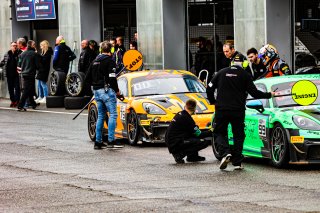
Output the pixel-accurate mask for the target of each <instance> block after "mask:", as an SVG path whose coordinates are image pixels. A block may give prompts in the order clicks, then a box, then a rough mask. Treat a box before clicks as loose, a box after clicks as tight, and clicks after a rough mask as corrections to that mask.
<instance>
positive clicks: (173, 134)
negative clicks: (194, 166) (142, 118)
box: [165, 99, 212, 163]
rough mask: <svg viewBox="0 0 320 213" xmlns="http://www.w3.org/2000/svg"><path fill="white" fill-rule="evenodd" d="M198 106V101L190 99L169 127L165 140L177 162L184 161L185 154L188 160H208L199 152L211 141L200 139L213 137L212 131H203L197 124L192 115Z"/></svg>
mask: <svg viewBox="0 0 320 213" xmlns="http://www.w3.org/2000/svg"><path fill="white" fill-rule="evenodd" d="M196 107H197V102H196V101H195V100H193V99H189V100H188V101H187V102H186V105H185V107H184V110H182V111H181V112H179V113H177V114H176V115H175V116H174V118H173V119H172V121H171V123H170V125H169V127H168V129H167V132H166V136H165V142H166V144H167V146H168V149H169V152H170V153H171V154H172V155H173V157H174V160H175V161H176V162H177V163H184V159H183V158H184V157H185V156H187V161H188V162H197V161H204V160H206V158H205V157H201V156H199V155H198V152H199V151H200V150H202V149H204V148H206V147H208V145H209V142H208V141H202V140H200V139H201V138H206V137H212V131H210V130H208V131H203V132H201V130H200V129H199V127H198V126H197V125H196V123H195V122H194V120H193V119H192V117H191V115H193V114H194V113H195V111H196Z"/></svg>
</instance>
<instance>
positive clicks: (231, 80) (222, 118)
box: [207, 60, 274, 170]
mask: <svg viewBox="0 0 320 213" xmlns="http://www.w3.org/2000/svg"><path fill="white" fill-rule="evenodd" d="M216 89H217V97H216V98H215V95H214V92H215V90H216ZM207 93H208V99H209V101H210V103H211V104H215V118H214V119H215V129H214V137H215V140H216V142H217V149H218V152H219V154H220V155H221V156H222V157H223V159H222V160H221V163H220V169H225V168H227V165H228V163H229V162H230V161H232V164H233V165H234V166H235V169H237V170H241V169H243V167H242V165H241V162H242V160H243V155H242V149H243V142H244V139H245V133H244V118H245V109H246V107H245V104H246V98H247V94H248V93H249V94H250V95H251V96H252V97H254V98H257V99H258V98H260V99H261V98H263V99H268V98H271V96H273V95H274V92H271V93H270V92H266V93H264V92H261V91H259V90H258V89H257V88H256V86H255V85H254V83H253V80H252V78H251V76H250V75H249V74H248V73H247V72H245V71H244V70H243V68H242V62H241V61H240V60H239V61H237V60H235V61H234V65H232V66H231V67H227V68H224V69H222V70H220V71H219V72H218V73H217V74H216V75H215V76H214V77H213V79H212V80H211V82H210V83H209V84H208V87H207ZM229 123H231V126H232V133H233V141H234V147H233V150H231V149H230V147H229V142H228V124H229Z"/></svg>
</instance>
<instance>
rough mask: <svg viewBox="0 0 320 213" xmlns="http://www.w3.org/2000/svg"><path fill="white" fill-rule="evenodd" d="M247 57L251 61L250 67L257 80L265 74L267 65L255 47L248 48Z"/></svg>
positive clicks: (254, 78)
mask: <svg viewBox="0 0 320 213" xmlns="http://www.w3.org/2000/svg"><path fill="white" fill-rule="evenodd" d="M247 57H248V59H249V61H250V68H251V72H252V76H253V80H257V79H259V77H260V76H261V75H263V74H264V73H265V72H266V66H265V65H264V64H263V63H262V60H261V59H260V58H259V57H258V51H257V49H256V48H254V47H252V48H250V49H248V51H247Z"/></svg>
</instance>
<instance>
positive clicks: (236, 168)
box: [234, 165, 244, 170]
mask: <svg viewBox="0 0 320 213" xmlns="http://www.w3.org/2000/svg"><path fill="white" fill-rule="evenodd" d="M243 169H244V167H243V166H242V165H240V166H234V170H243Z"/></svg>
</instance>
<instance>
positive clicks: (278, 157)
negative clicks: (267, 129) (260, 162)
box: [270, 123, 289, 168]
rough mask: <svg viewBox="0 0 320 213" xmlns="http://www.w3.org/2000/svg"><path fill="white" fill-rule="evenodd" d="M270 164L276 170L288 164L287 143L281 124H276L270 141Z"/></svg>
mask: <svg viewBox="0 0 320 213" xmlns="http://www.w3.org/2000/svg"><path fill="white" fill-rule="evenodd" d="M270 149H271V150H270V151H271V163H272V165H273V166H275V167H277V168H283V167H285V166H286V165H287V164H288V162H289V142H288V135H287V133H286V130H285V129H284V128H283V127H282V125H281V124H279V123H278V124H276V125H275V126H274V128H273V130H272V133H271V140H270Z"/></svg>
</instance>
